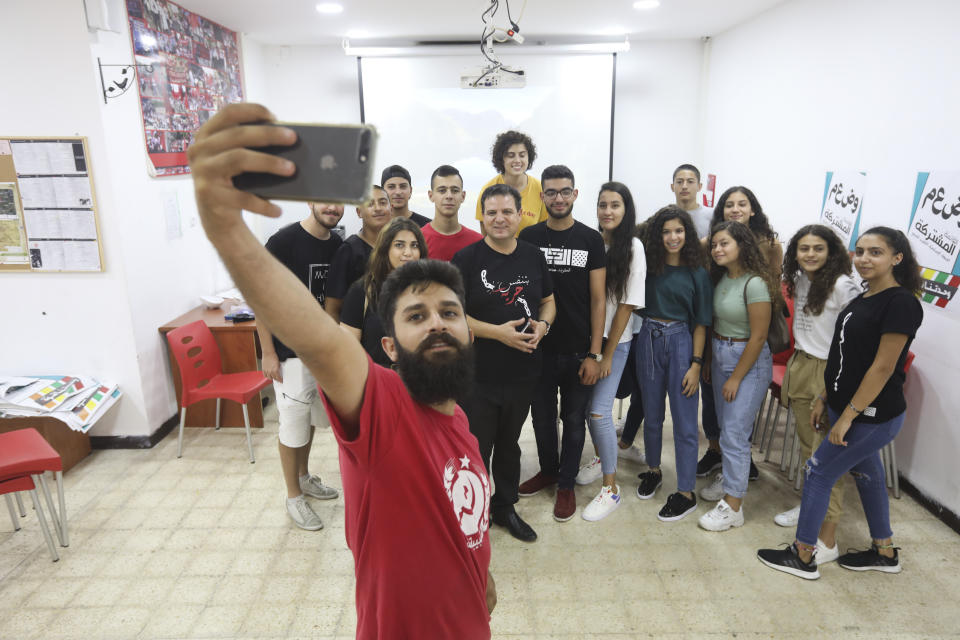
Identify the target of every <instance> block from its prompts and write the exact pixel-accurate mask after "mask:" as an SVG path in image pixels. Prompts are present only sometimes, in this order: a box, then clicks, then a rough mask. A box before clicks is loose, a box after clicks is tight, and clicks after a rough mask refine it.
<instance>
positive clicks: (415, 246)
mask: <svg viewBox="0 0 960 640" xmlns="http://www.w3.org/2000/svg"><path fill="white" fill-rule="evenodd" d="M428 257H429V256H428V255H427V243H426V242H425V241H424V239H423V233H422V232H421V231H420V225H418V224H417V223H416V222H413V221H412V220H410V219H409V218H394V219H393V220H391V221H390V222H389V223H388V224H387V225H386V226H385V227H384V228H383V229H382V230H381V231H380V235H379V236H378V237H377V243H376V245H375V246H374V248H373V252H372V253H371V254H370V265H369V268H368V269H367V273H366V275H364V276H363V278H362V279H360V280H357V281H356V282H354V283H353V284H352V285H351V286H350V289H349V290H348V291H347V296H346V298H344V300H343V309H342V310H341V312H340V326H341V327H343V328H344V329H346V330H347V331H348V332H349V333H350V334H351V335H353V336H355V337H356V338H357V340H359V341H360V344H361V345H363V348H364V350H366V352H367V353H368V354H370V357H371V358H372V359H373V361H374V362H376V363H377V364H379V365H381V366H384V367H390V366H391V365H392V364H393V362H392V361H391V360H390V358H388V357H387V354H386V353H384V351H383V347H382V346H381V341H380V339H381V338H382V337H383V336H384V335H386V334H385V333H384V331H383V326H382V325H381V324H380V318H379V317H377V300H378V299H379V297H380V287H381V286H382V285H383V281H384V280H386V279H387V276H388V275H390V273H391V272H392V271H393V270H394V269H396V268H397V267H399V266H400V265H402V264H405V263H407V262H410V261H413V260H425V259H426V258H428Z"/></svg>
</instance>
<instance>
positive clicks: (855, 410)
mask: <svg viewBox="0 0 960 640" xmlns="http://www.w3.org/2000/svg"><path fill="white" fill-rule="evenodd" d="M847 406H848V407H850V408H851V409H853V411H854V413H856V414H857V415H860V414H861V413H863V411H860V409H857V408H856V407H855V406H853V403H852V402H848V403H847Z"/></svg>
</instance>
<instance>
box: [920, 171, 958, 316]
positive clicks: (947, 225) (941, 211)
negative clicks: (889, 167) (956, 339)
mask: <svg viewBox="0 0 960 640" xmlns="http://www.w3.org/2000/svg"><path fill="white" fill-rule="evenodd" d="M907 237H908V238H909V239H910V244H911V245H912V246H913V251H914V253H915V254H916V256H917V262H919V263H920V266H921V267H923V272H922V276H923V295H922V296H921V299H922V300H923V301H924V302H929V303H930V304H935V305H936V306H938V307H947V304H948V303H949V302H950V301H951V300H952V299H953V298H954V297H955V296H956V293H957V285H958V283H960V278H958V277H957V276H960V260H958V259H957V258H958V247H960V172H957V171H930V172H921V173H918V174H917V186H916V189H915V191H914V196H913V213H912V214H911V216H910V228H909V229H908V230H907ZM958 304H960V303H958ZM951 309H952V310H955V311H957V310H960V309H958V308H957V306H956V305H954V306H953V307H951Z"/></svg>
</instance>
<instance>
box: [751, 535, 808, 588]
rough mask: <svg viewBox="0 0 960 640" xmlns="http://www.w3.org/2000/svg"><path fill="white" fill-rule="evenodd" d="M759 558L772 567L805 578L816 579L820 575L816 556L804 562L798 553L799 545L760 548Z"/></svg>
mask: <svg viewBox="0 0 960 640" xmlns="http://www.w3.org/2000/svg"><path fill="white" fill-rule="evenodd" d="M757 558H758V559H759V560H760V562H762V563H763V564H765V565H767V566H768V567H770V568H771V569H776V570H777V571H783V572H784V573H789V574H790V575H792V576H797V577H798V578H803V579H804V580H816V579H817V578H819V577H820V570H819V569H818V568H817V560H816V558H811V559H810V562H804V561H803V560H801V559H800V555H799V554H798V553H797V545H796V544H791V545H790V546H789V547H787V548H786V549H760V550H759V551H757Z"/></svg>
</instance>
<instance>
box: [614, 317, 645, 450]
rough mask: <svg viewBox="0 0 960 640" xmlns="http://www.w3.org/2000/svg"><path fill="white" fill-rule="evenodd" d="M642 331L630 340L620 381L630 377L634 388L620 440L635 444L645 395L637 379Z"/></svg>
mask: <svg viewBox="0 0 960 640" xmlns="http://www.w3.org/2000/svg"><path fill="white" fill-rule="evenodd" d="M639 335H640V333H639V332H638V333H635V334H633V339H632V340H631V341H630V356H629V357H628V358H627V366H626V367H624V369H623V376H621V378H620V381H621V383H622V382H623V377H624V376H629V377H630V380H631V382H630V384H631V385H632V389H631V391H630V406H629V407H627V415H626V416H625V417H624V419H623V433H621V434H620V441H621V442H625V443H627V444H633V439H634V438H636V437H637V431H639V430H640V425H641V424H642V423H643V395H642V394H641V393H640V382H639V381H638V380H637V349H638V347H637V344H638V341H637V337H638V336H639Z"/></svg>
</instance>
